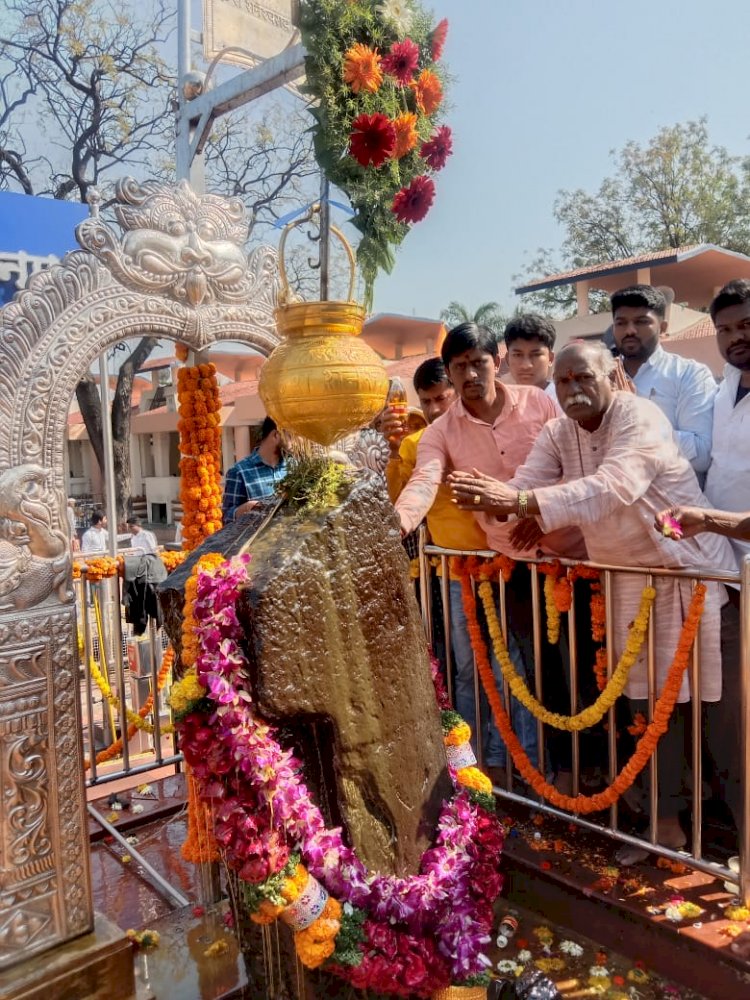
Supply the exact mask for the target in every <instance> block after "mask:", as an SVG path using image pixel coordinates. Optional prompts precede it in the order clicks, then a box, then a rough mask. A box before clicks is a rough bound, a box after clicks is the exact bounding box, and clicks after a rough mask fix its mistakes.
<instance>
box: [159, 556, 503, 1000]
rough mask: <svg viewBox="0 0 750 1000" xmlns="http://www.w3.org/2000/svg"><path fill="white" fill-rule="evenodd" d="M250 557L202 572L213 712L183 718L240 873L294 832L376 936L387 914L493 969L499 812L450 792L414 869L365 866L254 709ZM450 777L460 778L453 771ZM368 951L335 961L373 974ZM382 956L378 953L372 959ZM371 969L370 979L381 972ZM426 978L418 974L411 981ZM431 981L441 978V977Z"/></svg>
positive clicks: (275, 863)
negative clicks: (242, 604) (400, 872)
mask: <svg viewBox="0 0 750 1000" xmlns="http://www.w3.org/2000/svg"><path fill="white" fill-rule="evenodd" d="M249 561H250V557H249V556H239V557H235V558H234V559H232V560H230V561H228V562H226V563H224V564H223V565H222V566H220V567H219V568H218V569H217V570H212V571H211V572H203V571H201V572H199V574H198V580H197V599H196V601H195V606H194V615H195V619H196V622H197V623H198V624H197V631H198V640H199V653H198V657H197V660H196V668H197V675H198V679H199V681H200V683H201V684H202V685H203V686H204V687H205V689H206V697H207V699H209V700H210V701H211V702H212V703H213V710H212V712H211V714H210V715H207V714H206V713H201V712H199V711H193V712H191V713H189V714H188V715H187V716H186V717H185V718H184V719H183V720H182V721H181V722H180V724H179V728H180V734H181V744H182V747H183V751H184V753H185V757H186V759H187V760H188V763H189V764H190V766H191V767H192V768H193V772H194V775H195V778H196V780H197V782H198V787H199V789H200V793H201V797H202V798H204V799H205V800H210V801H211V803H212V806H213V809H214V816H215V835H216V839H217V842H218V843H219V844H220V846H221V847H222V848H223V849H224V851H225V854H226V857H227V862H228V863H229V864H230V866H231V867H232V868H234V869H235V870H237V871H238V873H239V876H240V878H242V879H245V880H246V881H248V882H254V883H257V882H262V881H263V880H265V879H266V878H268V877H269V876H270V875H272V874H274V873H275V872H277V871H279V870H280V869H281V868H283V866H284V865H285V864H286V862H287V860H288V858H289V847H288V843H289V842H291V843H292V844H293V845H295V846H296V848H297V849H298V850H300V851H301V853H302V856H303V859H304V862H305V864H306V865H307V868H308V870H309V871H310V872H311V874H313V875H314V876H315V877H316V878H317V879H318V880H319V881H320V882H321V883H322V884H323V885H324V886H325V888H326V890H327V891H328V892H329V894H330V895H332V896H334V897H335V898H336V899H338V900H339V901H341V902H342V903H350V904H351V905H352V906H356V907H359V908H361V909H362V910H364V911H365V912H366V914H367V916H368V921H367V923H366V925H365V926H366V927H367V926H368V924H370V925H371V926H370V933H369V935H368V937H369V940H370V941H372V939H373V937H374V938H375V939H377V937H378V934H377V927H375V926H374V925H375V924H380V925H386V929H384V931H383V934H386V932H387V931H388V932H390V933H393V932H394V927H393V925H400V926H401V927H403V928H406V929H407V931H408V935H411V937H412V939H415V940H414V943H415V946H416V945H417V942H418V940H420V939H421V940H423V941H427V942H429V939H430V937H432V938H434V942H435V944H436V946H437V952H438V954H439V956H442V958H443V960H444V961H442V962H441V963H440V964H441V965H445V967H447V968H448V969H449V971H450V976H451V978H452V980H453V981H458V982H460V981H462V980H465V979H467V978H468V977H471V976H475V975H478V974H481V973H483V972H485V971H486V968H487V966H488V959H487V958H486V956H485V954H484V949H485V946H486V945H487V944H489V942H490V934H489V931H490V929H491V926H492V902H493V901H494V898H495V897H496V896H497V894H498V893H499V891H500V889H501V886H502V876H501V875H500V874H499V871H498V860H499V855H500V849H501V847H502V827H501V826H500V824H499V822H498V820H497V819H496V818H495V817H494V816H493V815H492V814H490V813H488V812H487V811H486V810H484V809H483V808H482V807H481V806H479V805H477V804H475V803H474V802H472V801H470V799H469V797H468V795H467V793H466V792H463V791H459V793H458V794H457V795H456V796H455V797H454V798H453V799H452V800H450V801H446V802H445V803H444V804H443V807H442V810H441V814H440V818H439V821H438V834H437V839H436V844H435V846H434V847H432V848H430V849H429V850H427V851H426V852H425V853H424V854H423V856H422V861H421V865H420V873H419V874H418V875H415V876H411V877H408V878H401V877H398V876H394V875H381V874H372V873H370V872H368V870H367V869H366V868H365V866H364V865H363V864H362V862H361V861H360V859H359V858H358V857H357V855H356V853H355V851H354V850H352V849H351V848H350V847H347V846H346V844H345V843H344V841H343V838H342V834H341V830H340V828H336V829H332V830H329V829H327V828H326V825H325V821H324V818H323V816H322V814H321V812H320V810H319V809H318V807H317V806H316V805H315V804H314V803H313V802H312V801H311V799H310V796H309V793H308V791H307V789H306V788H305V786H304V785H303V784H302V782H301V781H300V778H299V775H298V771H297V768H298V762H297V761H296V760H295V759H294V758H293V756H292V754H291V753H290V752H288V751H285V750H283V749H282V747H281V746H280V745H279V744H278V742H277V741H276V740H275V739H274V738H273V731H272V729H271V728H270V727H269V726H268V725H266V724H265V723H263V722H261V721H258V720H256V719H255V718H254V716H253V711H252V699H251V696H250V694H249V692H248V687H249V684H248V672H247V666H248V664H247V659H246V657H245V654H244V652H243V649H242V645H241V643H242V639H243V632H242V628H241V626H240V623H239V621H238V619H237V615H236V612H235V605H236V602H237V598H238V596H239V593H240V590H241V588H242V587H243V586H245V585H246V584H247V582H248V580H249V572H248V563H249ZM451 777H452V778H453V780H454V783H455V773H454V772H452V771H451ZM373 928H374V929H373ZM381 937H382V935H381ZM374 943H375V944H376V945H377V940H375V942H374ZM407 944H408V942H407ZM405 946H406V945H405ZM405 946H404V947H405ZM392 947H396V946H395V945H392ZM367 957H368V956H367V955H365V960H364V961H363V965H362V966H358V967H354V968H351V967H347V968H346V969H341V968H336V969H335V970H334V971H337V972H338V973H339V974H342V975H344V974H345V975H347V976H348V977H349V978H351V980H352V981H353V982H354V983H355V985H357V984H358V983H357V980H358V979H360V980H363V977H364V976H365V975H366V974H367V972H366V967H367ZM436 957H437V956H436ZM375 964H376V963H375V960H374V959H373V968H374V966H375ZM357 970H358V971H357ZM373 976H374V979H373V982H374V983H376V982H384V981H385V980H384V979H383V978H382V977H381V979H380V980H378V979H377V976H376V975H375V974H374V973H373ZM438 979H439V975H438ZM363 982H364V980H363ZM364 984H365V985H367V983H366V982H365V983H364ZM360 985H361V983H360ZM421 985H422V983H420V982H416V981H415V982H414V984H413V986H410V987H409V988H408V990H407V992H414V987H419V986H421ZM435 985H437V986H439V985H441V982H440V981H437V980H435V981H433V982H432V987H433V988H434V986H435Z"/></svg>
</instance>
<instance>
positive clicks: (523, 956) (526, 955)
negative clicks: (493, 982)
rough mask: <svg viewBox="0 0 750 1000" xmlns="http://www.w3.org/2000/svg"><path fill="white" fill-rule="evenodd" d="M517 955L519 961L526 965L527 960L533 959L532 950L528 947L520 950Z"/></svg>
mask: <svg viewBox="0 0 750 1000" xmlns="http://www.w3.org/2000/svg"><path fill="white" fill-rule="evenodd" d="M516 957H517V959H518V961H519V962H522V963H523V964H524V965H525V964H526V962H530V961H531V952H530V951H529V949H528V948H524V949H523V951H519V953H518V955H517V956H516Z"/></svg>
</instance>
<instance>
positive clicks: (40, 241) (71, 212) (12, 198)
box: [0, 191, 88, 306]
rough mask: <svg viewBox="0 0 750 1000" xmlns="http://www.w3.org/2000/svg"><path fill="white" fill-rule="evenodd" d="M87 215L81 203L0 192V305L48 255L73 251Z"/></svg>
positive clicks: (14, 292)
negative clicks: (80, 224)
mask: <svg viewBox="0 0 750 1000" xmlns="http://www.w3.org/2000/svg"><path fill="white" fill-rule="evenodd" d="M87 215H88V205H82V204H81V203H80V202H73V201H57V200H55V199H54V198H35V197H34V196H33V195H26V194H16V193H14V192H11V191H0V306H1V305H3V304H4V303H6V302H10V300H11V299H12V298H13V296H14V295H15V294H16V292H17V291H18V290H19V289H21V288H23V287H24V286H25V285H26V282H27V280H28V277H29V276H30V275H31V274H33V273H34V272H35V271H38V270H40V268H42V267H45V266H48V261H47V258H49V257H50V255H52V256H53V257H57V258H60V257H62V256H64V254H66V253H67V252H68V250H75V249H76V247H77V246H78V244H77V243H76V237H75V230H76V226H77V225H78V224H79V222H82V221H83V220H84V219H85V218H86V216H87Z"/></svg>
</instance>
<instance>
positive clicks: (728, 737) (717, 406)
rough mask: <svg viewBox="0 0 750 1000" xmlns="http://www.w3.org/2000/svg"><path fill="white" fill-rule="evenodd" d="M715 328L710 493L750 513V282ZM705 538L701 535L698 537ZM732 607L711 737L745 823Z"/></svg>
mask: <svg viewBox="0 0 750 1000" xmlns="http://www.w3.org/2000/svg"><path fill="white" fill-rule="evenodd" d="M709 312H710V314H711V319H712V320H713V322H714V326H715V327H716V345H717V347H718V348H719V353H720V354H721V356H722V357H723V358H724V360H725V361H726V365H725V366H724V379H723V381H722V383H721V385H720V386H719V389H718V392H717V393H716V398H715V400H714V425H713V437H712V443H711V465H710V466H709V469H708V475H707V477H706V486H705V491H704V492H705V494H706V496H707V497H708V500H709V502H710V504H711V505H712V506H713V507H716V508H718V509H719V510H722V511H747V510H750V281H745V280H738V281H730V282H729V284H727V285H724V287H723V288H722V289H721V291H720V292H719V293H718V295H717V296H716V297H715V298H714V300H713V302H712V303H711V305H710V307H709ZM722 534H727V535H728V536H729V537H730V539H731V544H732V547H733V548H734V551H735V554H736V555H737V556H739V558H740V559H742V558H743V557H744V556H748V555H750V541H748V540H742V539H741V538H736V537H732V535H731V533H730V532H722ZM699 537H700V536H699ZM727 591H728V595H729V603H728V604H726V605H725V606H724V608H723V609H722V616H721V657H722V666H723V672H724V689H723V693H722V699H721V701H720V702H719V703H718V705H717V706H716V710H715V711H714V712H711V713H710V714H709V718H708V725H709V728H708V738H709V739H710V740H711V741H712V743H713V744H714V746H716V747H717V748H718V753H717V755H716V756H717V760H718V767H719V769H718V773H717V774H716V775H715V776H714V781H715V783H717V784H718V786H719V793H720V794H721V795H723V796H724V798H725V799H726V801H727V802H728V804H729V806H730V807H731V809H732V812H733V813H734V817H735V821H736V822H737V826H738V829H739V828H741V827H740V824H741V822H742V808H743V803H742V798H741V788H740V772H741V762H740V761H739V758H738V753H739V748H740V746H741V733H742V720H741V676H740V671H741V668H742V665H741V662H740V609H739V592H738V591H737V590H735V589H734V588H731V587H729V588H727Z"/></svg>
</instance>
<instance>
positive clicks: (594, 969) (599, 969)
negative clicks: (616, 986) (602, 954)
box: [589, 965, 609, 979]
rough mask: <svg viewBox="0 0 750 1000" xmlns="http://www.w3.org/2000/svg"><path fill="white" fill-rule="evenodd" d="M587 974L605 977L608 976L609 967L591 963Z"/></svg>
mask: <svg viewBox="0 0 750 1000" xmlns="http://www.w3.org/2000/svg"><path fill="white" fill-rule="evenodd" d="M589 975H590V976H593V977H594V978H595V979H596V978H597V976H601V978H602V979H606V978H607V977H608V976H609V969H605V967H604V966H603V965H592V966H591V968H590V969H589Z"/></svg>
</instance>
